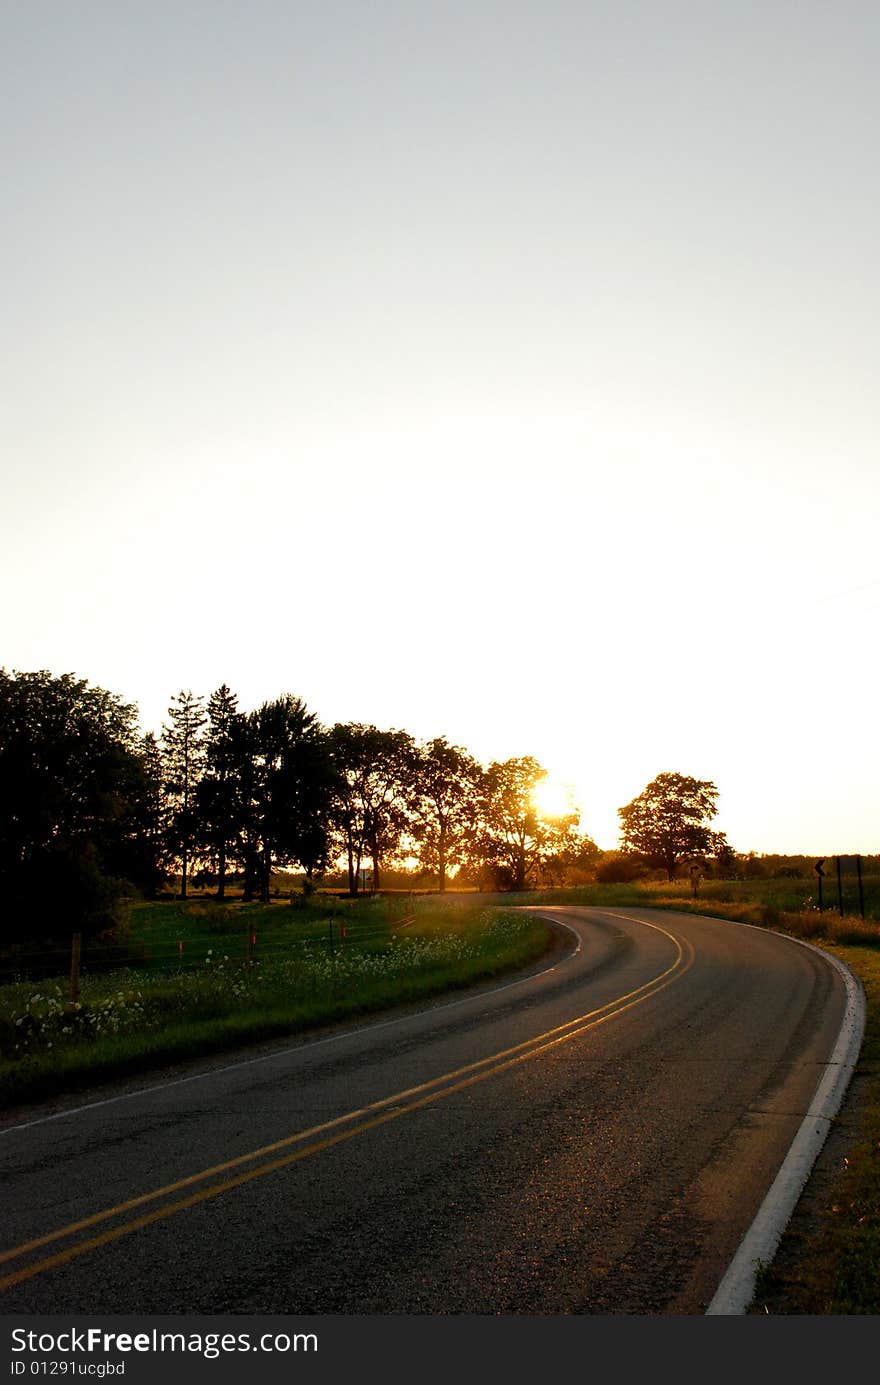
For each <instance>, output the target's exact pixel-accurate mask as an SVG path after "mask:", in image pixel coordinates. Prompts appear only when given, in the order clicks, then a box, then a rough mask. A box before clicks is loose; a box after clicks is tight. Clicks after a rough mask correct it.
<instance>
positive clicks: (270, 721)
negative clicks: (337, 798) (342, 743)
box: [245, 693, 335, 902]
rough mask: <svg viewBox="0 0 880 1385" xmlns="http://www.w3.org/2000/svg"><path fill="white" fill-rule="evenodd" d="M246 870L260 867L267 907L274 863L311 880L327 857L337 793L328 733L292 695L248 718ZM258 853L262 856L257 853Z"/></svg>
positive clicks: (259, 873)
mask: <svg viewBox="0 0 880 1385" xmlns="http://www.w3.org/2000/svg"><path fill="white" fill-rule="evenodd" d="M248 741H249V749H250V765H251V768H250V772H249V775H248V781H249V782H248V793H249V806H248V810H247V811H248V815H249V827H248V830H247V833H246V835H247V839H248V849H247V855H248V860H249V862H250V865H248V860H246V863H245V867H246V868H245V876H246V883H247V880H248V870H249V869H250V871H251V872H252V871H253V868H254V865H255V863H256V862H258V881H259V890H260V897H261V898H262V899H263V900H264V901H266V902H268V899H269V892H270V884H271V877H272V866H273V862H274V863H275V864H277V865H290V864H293V863H296V864H298V865H301V866H302V867H303V868H304V869H305V872H306V876H307V877H308V878H311V877H312V876H313V875H314V874H315V873H316V872H318V871H320V870H321V869H323V866H324V863H325V861H326V857H327V852H328V842H329V830H330V818H331V812H332V803H333V793H334V787H335V780H334V771H333V765H332V761H331V758H330V754H329V749H328V746H327V743H326V739H325V733H324V731H323V730H322V728H321V727H320V726H319V724H318V721H317V718H316V717H315V716H314V714H313V713H312V712H309V711H308V710H307V709H306V706H305V703H303V702H302V701H301V700H300V699H299V698H298V697H293V696H292V695H291V694H290V693H287V694H285V695H284V696H283V697H279V698H276V699H275V700H274V701H273V702H264V703H263V705H262V706H261V707H258V708H257V710H256V711H255V712H252V713H251V715H250V717H248ZM256 852H259V855H258V856H255V853H256Z"/></svg>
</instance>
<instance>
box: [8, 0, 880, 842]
mask: <svg viewBox="0 0 880 1385" xmlns="http://www.w3.org/2000/svg"><path fill="white" fill-rule="evenodd" d="M0 52H2V53H3V55H4V56H3V59H2V62H3V80H2V82H0V142H2V148H3V153H2V161H3V177H2V180H0V221H2V226H3V244H4V258H5V269H6V273H5V275H4V280H5V286H4V308H3V313H2V316H0V354H2V370H3V379H4V386H5V388H4V390H3V399H2V404H0V467H2V497H0V503H2V508H0V582H2V591H3V593H4V600H3V603H2V610H0V666H2V667H5V668H6V669H7V670H19V671H25V670H34V669H48V670H50V671H51V672H52V673H55V674H61V673H66V672H73V673H76V674H77V675H79V676H80V677H83V678H86V679H87V680H88V681H89V682H90V683H92V684H97V685H99V686H101V687H105V688H108V689H109V690H111V691H112V692H114V693H117V694H118V695H119V696H121V697H122V698H124V699H125V700H126V701H131V702H134V703H135V704H136V705H137V707H138V709H139V715H140V723H141V725H142V727H143V729H144V730H155V731H158V730H159V729H160V728H161V724H162V722H163V720H165V719H166V718H167V708H168V705H169V701H170V699H171V697H172V696H173V695H174V694H175V693H177V692H178V691H179V690H181V689H192V690H193V691H194V692H197V693H203V694H209V693H210V692H211V691H213V689H215V688H216V687H217V686H218V685H219V684H220V683H221V682H224V681H225V682H226V683H228V684H229V685H230V686H231V687H232V688H233V690H234V691H235V692H236V693H237V694H238V696H239V701H240V706H241V707H242V708H243V709H244V710H250V709H251V708H252V707H255V706H257V705H258V704H259V703H260V702H262V701H264V700H267V699H270V698H273V697H276V696H278V695H280V694H281V693H285V692H291V693H294V694H295V695H297V696H299V697H301V698H302V699H303V700H304V701H305V702H306V704H307V706H308V707H309V708H310V710H312V711H313V712H314V713H315V714H316V715H317V717H318V718H319V720H320V721H322V722H323V723H324V724H327V725H330V724H332V723H333V722H335V721H360V722H368V723H373V724H375V725H377V726H381V727H385V728H391V727H395V728H404V729H406V730H408V731H410V732H411V733H412V734H414V735H416V736H418V737H420V738H425V739H428V738H431V737H433V736H439V735H445V736H447V737H448V738H449V739H450V740H451V741H454V742H456V743H457V744H460V745H464V746H466V747H467V748H468V749H469V750H470V751H471V752H472V753H473V754H475V755H476V756H477V757H478V758H479V759H481V760H482V761H483V762H484V763H487V762H488V761H489V760H492V759H506V758H508V757H509V756H514V755H526V754H528V755H535V756H536V757H537V758H538V759H539V760H540V761H541V763H542V764H544V765H545V766H546V767H547V769H548V771H549V773H550V774H551V776H552V777H553V778H554V779H556V780H558V781H560V782H562V783H567V784H570V785H572V786H573V788H574V792H575V797H576V799H577V801H578V803H579V805H580V807H581V808H582V811H583V819H582V823H583V826H584V828H585V830H587V831H588V832H589V833H590V835H592V836H593V837H594V838H595V839H596V840H597V841H598V843H599V844H600V845H601V846H603V847H605V848H613V847H614V846H615V845H616V844H617V836H618V818H617V808H618V807H620V806H621V805H623V804H625V803H627V802H629V801H630V800H631V799H632V798H633V797H634V796H635V795H636V794H638V793H639V792H640V791H641V789H642V788H643V787H644V786H645V785H646V784H647V783H648V781H649V780H651V779H652V778H653V777H654V776H655V775H656V774H658V773H660V772H662V771H676V772H679V773H682V774H688V775H693V776H695V777H697V778H700V779H709V780H711V781H713V782H714V783H715V784H716V785H717V787H718V789H719V815H718V818H717V820H716V822H715V826H716V827H717V828H719V829H720V830H723V831H726V832H727V835H728V838H729V840H730V842H731V844H732V845H733V846H734V847H735V848H736V849H737V850H740V851H751V850H754V851H757V852H806V853H810V854H815V855H816V856H817V857H818V856H825V855H829V854H834V853H843V852H862V853H866V854H867V853H876V852H878V851H880V814H878V807H877V784H878V782H880V748H878V718H877V692H876V690H877V682H878V674H880V655H878V641H877V628H878V614H880V560H878V545H877V532H878V499H880V469H878V465H877V437H878V403H877V380H878V378H880V374H878V367H880V288H878V282H880V281H878V276H877V272H876V252H877V245H878V243H880V215H878V213H880V192H878V183H877V178H876V139H875V135H876V130H877V128H878V117H880V86H878V83H877V80H876V73H877V66H878V60H880V9H878V8H877V6H876V5H875V4H873V3H867V2H866V3H851V2H848V0H841V2H840V3H838V4H836V5H834V6H831V5H828V4H827V3H824V2H823V3H821V4H820V3H814V2H813V0H760V2H758V0H755V3H751V0H699V2H696V0H692V2H690V3H688V2H687V0H613V3H612V0H607V3H598V2H594V0H571V2H568V0H563V2H560V0H538V2H537V3H536V2H533V0H525V2H520V0H466V3H460V2H459V0H448V2H447V0H407V2H406V3H403V0H376V2H375V3H368V0H357V2H355V0H321V3H320V4H318V3H304V0H302V2H301V0H246V2H245V0H241V2H240V3H239V2H237V0H174V3H165V0H150V3H149V4H144V3H129V2H128V0H78V3H77V4H76V5H71V4H69V3H67V0H5V2H3V3H0Z"/></svg>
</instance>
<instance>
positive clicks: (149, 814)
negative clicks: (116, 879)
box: [117, 731, 170, 899]
mask: <svg viewBox="0 0 880 1385" xmlns="http://www.w3.org/2000/svg"><path fill="white" fill-rule="evenodd" d="M140 762H141V780H140V785H139V788H138V792H137V794H136V797H135V801H134V803H133V805H132V807H131V810H130V832H129V834H128V836H127V838H126V840H125V841H124V842H123V843H122V844H121V850H120V853H119V856H118V860H117V872H118V873H119V874H121V875H122V876H124V878H125V879H126V880H130V881H131V882H132V883H133V884H134V885H136V886H137V887H138V888H139V889H140V890H141V891H142V892H143V894H144V896H145V897H146V898H147V899H155V898H156V897H157V895H158V893H159V890H160V887H161V886H162V885H164V883H165V881H166V880H167V879H168V874H169V872H168V866H169V865H170V861H169V852H168V834H167V832H166V830H165V819H166V814H165V800H164V795H163V791H162V780H163V773H162V752H161V750H160V748H159V743H158V741H157V740H156V737H155V736H154V735H153V733H152V731H149V732H147V734H146V735H145V736H143V737H142V739H141V743H140Z"/></svg>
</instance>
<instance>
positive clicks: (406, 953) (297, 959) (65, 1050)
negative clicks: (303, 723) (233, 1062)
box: [0, 900, 551, 1106]
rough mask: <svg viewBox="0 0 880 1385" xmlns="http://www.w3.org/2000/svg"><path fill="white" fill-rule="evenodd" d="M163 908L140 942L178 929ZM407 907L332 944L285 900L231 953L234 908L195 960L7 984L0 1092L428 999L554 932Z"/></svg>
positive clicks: (28, 1097) (359, 923)
mask: <svg viewBox="0 0 880 1385" xmlns="http://www.w3.org/2000/svg"><path fill="white" fill-rule="evenodd" d="M164 907H165V906H163V905H155V906H151V907H150V908H148V909H145V910H143V911H142V912H141V915H140V917H139V919H136V920H135V922H134V924H133V930H134V929H138V930H139V932H140V940H141V941H143V938H144V936H148V935H149V934H150V932H151V931H153V930H158V931H159V932H160V934H161V936H162V939H163V942H164V940H165V939H166V938H167V937H168V936H172V935H174V934H175V932H176V930H177V928H178V927H179V926H180V919H171V920H169V919H167V918H165V919H163V918H162V916H161V910H162V909H163V908H164ZM408 908H409V909H410V916H402V910H401V909H400V908H399V907H397V906H394V907H392V908H391V909H388V908H387V907H384V908H383V905H382V902H381V901H364V907H363V908H361V909H359V910H352V911H350V912H349V913H348V914H347V916H346V918H345V925H344V926H345V934H344V936H343V934H342V922H341V920H340V918H339V917H337V918H336V919H335V920H334V923H335V929H334V933H333V935H332V940H331V933H330V929H329V927H328V919H327V918H326V917H325V916H324V913H323V910H322V909H318V910H317V912H316V913H314V914H312V913H309V914H308V916H305V917H297V916H296V912H295V911H292V910H291V909H290V907H289V906H286V907H285V906H264V907H263V910H262V913H259V912H255V913H254V914H253V915H252V916H251V923H252V924H253V926H254V927H258V928H259V931H258V933H257V938H258V941H257V946H256V951H255V953H254V956H253V958H252V959H251V960H248V959H247V957H246V956H243V955H242V953H241V952H239V953H238V954H236V952H235V950H234V949H232V948H231V944H230V939H231V937H233V936H234V937H240V935H241V933H242V929H241V923H242V918H241V915H240V914H239V913H236V912H234V911H233V921H234V924H235V933H234V934H227V933H225V932H224V929H225V927H226V923H227V922H228V920H225V919H224V918H223V917H222V916H217V917H215V925H216V927H215V930H214V932H213V933H212V934H204V935H202V934H200V935H199V937H200V938H201V942H200V943H199V947H200V948H201V949H202V951H201V954H200V955H199V957H198V958H197V959H196V960H193V961H190V962H188V963H187V964H186V965H184V966H179V965H172V966H169V965H168V963H167V962H165V965H164V966H163V965H160V962H159V958H160V957H164V953H163V949H162V948H156V949H155V952H154V954H153V956H152V958H149V957H148V958H146V959H145V962H144V964H142V965H141V966H140V967H137V968H135V967H132V966H128V967H126V968H122V969H119V968H116V969H112V970H104V969H101V968H100V967H97V968H96V969H95V970H94V971H86V972H85V973H84V974H83V977H82V987H81V993H80V998H79V1000H78V1001H77V1002H76V1003H75V1004H74V1003H73V1002H71V1000H70V998H69V993H68V989H67V987H68V983H67V980H66V979H65V978H57V979H55V980H52V979H48V978H47V979H43V980H40V981H19V982H16V983H12V984H8V985H6V986H3V987H0V1101H2V1104H3V1105H5V1106H9V1105H12V1104H16V1103H22V1102H25V1101H32V1100H35V1099H38V1098H41V1097H46V1096H50V1095H55V1094H58V1093H61V1092H69V1091H76V1090H82V1089H84V1088H88V1087H90V1086H93V1085H94V1084H95V1083H97V1082H100V1081H104V1080H107V1079H109V1078H113V1077H117V1076H122V1075H126V1074H131V1073H135V1072H143V1071H148V1070H149V1069H150V1068H155V1067H157V1066H160V1065H162V1064H165V1063H169V1062H172V1061H179V1060H181V1059H188V1058H195V1057H200V1056H203V1055H206V1054H213V1053H219V1052H222V1051H224V1050H229V1049H232V1048H236V1047H240V1046H243V1045H245V1044H250V1043H255V1042H259V1041H262V1040H268V1039H276V1038H280V1037H282V1036H285V1035H292V1034H297V1033H301V1032H303V1031H305V1030H309V1029H313V1028H315V1027H317V1026H321V1025H326V1024H329V1023H333V1022H334V1021H338V1020H343V1019H346V1018H351V1017H353V1016H356V1015H364V1014H369V1013H371V1012H374V1011H377V1010H383V1009H387V1008H388V1007H390V1006H393V1005H401V1004H406V1003H408V1002H413V1001H417V1000H421V999H423V998H426V997H428V996H431V995H436V994H438V993H440V992H443V991H447V990H450V989H454V988H456V987H462V986H467V985H469V984H472V983H473V982H476V981H480V980H483V979H487V978H491V977H493V976H496V975H498V974H500V973H501V972H505V971H509V970H514V969H516V968H518V967H522V966H525V965H527V964H528V963H530V962H532V961H534V960H535V959H537V958H538V957H540V956H541V955H542V954H543V953H544V952H545V951H546V950H547V949H548V947H549V945H550V941H551V935H550V933H549V931H548V929H547V927H546V925H545V924H543V923H541V922H540V921H539V920H537V919H535V918H534V917H532V916H530V915H526V914H517V913H513V912H511V911H509V910H503V909H486V908H474V907H471V908H462V907H460V906H457V907H456V906H454V905H453V906H448V905H444V904H443V903H439V902H436V901H430V900H423V901H418V902H416V903H412V902H410V903H409V904H408ZM169 912H170V911H169ZM330 917H332V915H331V916H330ZM199 922H204V920H203V919H202V920H199ZM194 938H195V934H192V935H191V936H189V937H188V938H187V943H188V944H191V945H192V950H193V951H195V950H196V944H195V941H194ZM137 942H138V936H137V935H135V937H133V938H131V939H129V944H130V945H132V946H133V945H135V944H136V943H137ZM202 943H203V944H204V946H203V947H202ZM227 948H229V949H230V950H227ZM184 955H186V953H185V954H184Z"/></svg>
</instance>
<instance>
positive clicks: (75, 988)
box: [70, 933, 82, 1005]
mask: <svg viewBox="0 0 880 1385" xmlns="http://www.w3.org/2000/svg"><path fill="white" fill-rule="evenodd" d="M81 955H82V933H74V935H73V937H72V939H71V942H70V1003H71V1004H72V1005H75V1004H76V1002H77V1001H78V1000H79V963H80V957H81Z"/></svg>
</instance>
